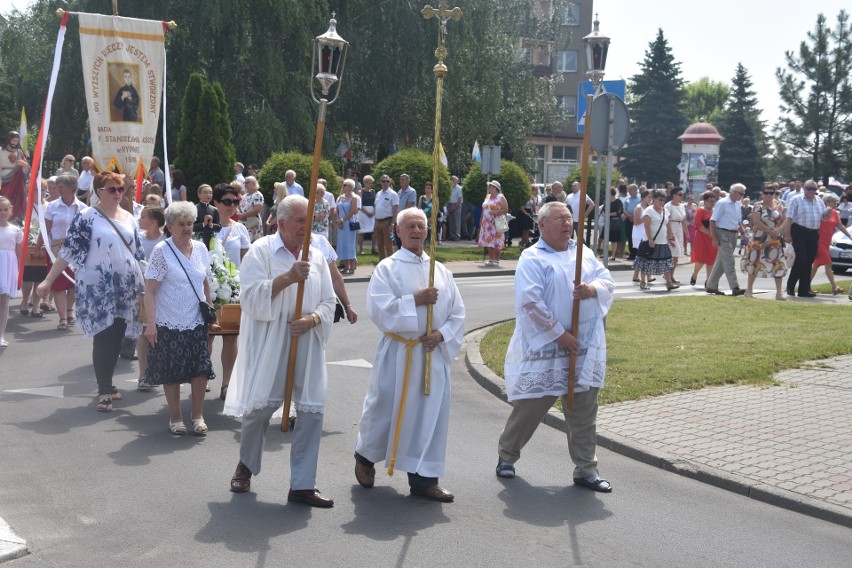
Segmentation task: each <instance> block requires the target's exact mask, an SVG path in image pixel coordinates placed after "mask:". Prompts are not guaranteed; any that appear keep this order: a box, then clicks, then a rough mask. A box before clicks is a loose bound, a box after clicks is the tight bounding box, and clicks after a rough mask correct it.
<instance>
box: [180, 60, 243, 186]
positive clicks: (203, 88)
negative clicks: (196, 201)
mask: <svg viewBox="0 0 852 568" xmlns="http://www.w3.org/2000/svg"><path fill="white" fill-rule="evenodd" d="M227 108H228V106H227V102H225V100H224V93H223V92H222V89H221V88H219V89H217V88H216V87H215V85H211V84H210V83H209V82H208V81H206V80H205V79H204V78H203V77H201V75H199V74H197V73H195V74H193V77H192V80H191V81H190V83H189V85H188V87H187V90H186V93H185V94H184V104H183V108H182V111H183V112H184V114H183V115H182V116H181V131H182V136H181V137H180V139H179V144H178V156H177V158H176V159H175V166H176V167H177V168H179V169H180V170H182V171H183V173H184V175H185V176H186V180H187V186H188V187H190V188H193V189H194V188H197V187H198V186H199V185H201V184H202V183H208V184H210V185H216V184H217V183H227V182H229V181H231V180H232V179H233V177H234V161H235V157H234V146H233V144H231V138H230V132H231V128H230V124H229V123H228V111H227ZM184 131H185V132H184ZM190 193H191V194H194V192H192V191H190Z"/></svg>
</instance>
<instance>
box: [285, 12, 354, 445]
mask: <svg viewBox="0 0 852 568" xmlns="http://www.w3.org/2000/svg"><path fill="white" fill-rule="evenodd" d="M334 16H335V13H334V12H332V13H331V19H330V20H329V21H328V30H326V32H325V33H324V34H322V35H319V36H317V37H315V38H314V49H313V52H312V53H313V55H312V56H311V74H313V73H314V72H315V71H316V72H317V73H316V75H315V78H316V80H317V81H318V82H319V84H320V88H321V91H322V94H321V95H320V98H319V99H317V97H316V95H315V94H314V82H313V81H311V82H310V87H311V99H313V101H314V102H315V103H317V104H319V111H318V112H317V133H316V140H315V141H314V161H313V164H312V166H311V185H310V187H309V190H308V211H307V217H306V218H305V239H304V241H303V242H302V258H301V260H302V261H303V262H307V260H308V249H309V248H310V246H311V225H313V222H314V203H315V202H316V196H317V191H316V190H317V180H318V179H319V165H320V158H321V157H322V138H323V133H324V131H325V115H326V110H327V109H328V107H329V105H332V104H334V102H335V101H336V100H337V97H338V96H339V95H340V85H341V83H342V79H343V67H344V64H345V63H346V52H347V50H348V48H349V42H347V41H346V40H345V39H343V38H342V37H340V36H339V35H338V34H337V29H336V26H337V20H335V19H334ZM334 85H337V87H336V88H335V90H334V96H333V97H332V99H331V101H329V100H328V96H329V92H330V91H331V89H332V87H334ZM304 296H305V282H304V281H302V282H299V284H298V287H297V289H296V306H295V309H294V313H293V318H294V319H298V318H300V317H302V301H303V300H304ZM298 346H299V338H298V337H292V338H291V339H290V356H289V358H288V359H287V379H286V381H285V383H284V384H285V387H284V416H283V418H282V420H281V431H282V432H286V431H287V430H288V427H289V424H290V421H289V412H290V401H291V400H292V399H293V376H294V374H295V371H296V350H297V348H298Z"/></svg>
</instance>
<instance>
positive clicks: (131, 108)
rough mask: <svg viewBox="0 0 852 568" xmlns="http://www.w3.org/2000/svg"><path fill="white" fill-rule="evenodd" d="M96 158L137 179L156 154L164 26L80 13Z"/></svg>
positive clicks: (103, 165) (108, 167)
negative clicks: (155, 139)
mask: <svg viewBox="0 0 852 568" xmlns="http://www.w3.org/2000/svg"><path fill="white" fill-rule="evenodd" d="M78 17H79V20H80V51H81V53H82V57H83V83H84V84H85V87H86V104H87V106H88V109H89V128H90V130H91V135H92V158H93V159H94V160H95V165H96V166H97V167H98V169H101V170H104V169H106V170H117V171H118V172H120V173H123V174H127V175H130V176H133V177H136V175H137V174H138V172H139V168H142V170H143V171H147V168H148V164H150V161H151V157H152V156H153V154H154V138H155V137H156V135H157V125H158V120H159V117H160V102H161V99H162V93H163V82H164V80H165V77H164V75H165V67H164V58H165V51H164V49H163V36H164V32H165V27H164V23H163V22H160V21H156V20H138V19H135V18H122V17H118V16H104V15H100V14H82V13H81V14H78Z"/></svg>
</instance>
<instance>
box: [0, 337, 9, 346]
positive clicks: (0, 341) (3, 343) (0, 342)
mask: <svg viewBox="0 0 852 568" xmlns="http://www.w3.org/2000/svg"><path fill="white" fill-rule="evenodd" d="M8 346H9V342H8V341H6V339H5V338H3V337H0V347H8Z"/></svg>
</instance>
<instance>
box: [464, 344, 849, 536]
mask: <svg viewBox="0 0 852 568" xmlns="http://www.w3.org/2000/svg"><path fill="white" fill-rule="evenodd" d="M486 331H487V329H483V330H478V331H475V332H473V333H471V334H470V335H469V336H468V337H467V339H466V342H467V346H466V349H467V350H466V363H467V367H468V370H469V371H470V373H471V375H472V376H473V377H474V379H475V380H477V381H478V382H479V383H480V384H482V385H483V386H485V387H486V388H487V389H488V390H489V391H491V392H492V393H494V394H496V395H498V396H502V393H501V391H502V388H503V381H502V379H501V378H500V377H499V376H497V375H496V374H495V373H493V372H491V371H490V369H488V368H487V367H485V365H484V364H483V362H482V357H481V355H480V353H479V341H480V340H481V338H482V336H484V334H485V332H486ZM775 379H776V381H777V385H776V386H769V387H753V386H724V387H712V388H706V389H701V390H696V391H687V392H679V393H673V394H670V395H664V396H659V397H654V398H651V399H645V400H640V401H633V402H623V403H617V404H609V405H606V406H602V407H601V409H600V411H599V413H598V443H599V445H600V446H602V447H606V448H609V449H611V450H613V451H616V452H618V453H622V454H624V455H627V456H629V457H632V458H635V459H638V460H641V461H644V462H646V463H649V464H651V465H655V466H657V467H660V468H663V469H666V470H669V471H674V472H676V473H680V474H682V475H686V476H688V477H692V478H695V479H698V480H700V481H703V482H706V483H711V484H713V485H717V486H719V487H722V488H724V489H728V490H730V491H734V492H737V493H740V494H742V495H744V496H748V497H750V498H753V499H758V500H761V501H765V502H768V503H771V504H774V505H778V506H780V507H784V508H787V509H791V510H794V511H798V512H801V513H804V514H807V515H811V516H814V517H818V518H821V519H824V520H827V521H830V522H833V523H838V524H841V525H844V526H848V527H852V356H849V355H846V356H841V357H835V358H833V359H828V360H822V361H812V362H808V363H804V364H802V365H801V366H800V367H799V368H797V369H790V370H787V371H783V372H781V373H779V374H777V375H776V377H775ZM545 423H546V424H549V425H551V426H553V427H556V428H560V429H564V419H563V417H562V414H561V412H557V411H555V410H553V411H551V413H550V415H549V416H548V417H547V418H546V419H545Z"/></svg>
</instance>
